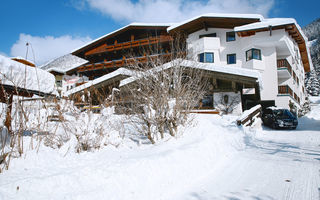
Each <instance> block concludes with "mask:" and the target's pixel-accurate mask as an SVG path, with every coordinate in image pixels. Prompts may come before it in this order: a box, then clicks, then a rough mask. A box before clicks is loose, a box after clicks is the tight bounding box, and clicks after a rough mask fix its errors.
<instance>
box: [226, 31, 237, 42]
mask: <svg viewBox="0 0 320 200" xmlns="http://www.w3.org/2000/svg"><path fill="white" fill-rule="evenodd" d="M226 36H227V37H226V38H227V42H231V41H235V40H236V34H235V32H233V31H232V32H227V35H226Z"/></svg>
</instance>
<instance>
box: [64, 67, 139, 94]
mask: <svg viewBox="0 0 320 200" xmlns="http://www.w3.org/2000/svg"><path fill="white" fill-rule="evenodd" d="M121 75H122V76H132V75H133V72H132V71H131V70H128V69H125V68H120V69H117V70H116V71H114V72H111V73H109V74H106V75H104V76H101V77H99V78H96V79H94V80H92V81H89V82H87V83H85V84H82V85H79V86H78V87H75V88H73V89H71V90H68V91H67V92H65V94H64V96H69V95H71V94H74V93H77V92H80V91H82V90H84V89H86V88H90V87H91V86H94V85H97V84H99V83H102V82H104V81H107V80H110V79H112V78H115V77H116V76H121Z"/></svg>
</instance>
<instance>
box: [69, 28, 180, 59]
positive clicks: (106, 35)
mask: <svg viewBox="0 0 320 200" xmlns="http://www.w3.org/2000/svg"><path fill="white" fill-rule="evenodd" d="M173 24H174V23H141V22H133V23H131V24H128V25H126V26H124V27H121V28H119V29H117V30H115V31H112V32H110V33H108V34H105V35H103V36H101V37H99V38H97V39H95V40H92V41H91V42H88V43H87V44H85V45H83V46H81V47H79V48H77V49H74V50H73V51H71V53H74V52H76V51H79V50H80V49H82V48H84V47H86V46H88V45H90V44H93V43H95V42H97V41H99V40H101V39H103V38H105V37H108V36H110V35H113V34H115V33H117V32H119V31H121V30H124V29H126V28H128V27H130V26H151V27H152V26H156V27H157V26H167V27H169V26H171V25H173Z"/></svg>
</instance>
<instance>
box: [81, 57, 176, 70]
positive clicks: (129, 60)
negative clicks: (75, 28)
mask: <svg viewBox="0 0 320 200" xmlns="http://www.w3.org/2000/svg"><path fill="white" fill-rule="evenodd" d="M156 56H161V57H162V58H164V59H166V58H170V56H171V54H170V53H169V54H160V55H154V56H142V57H136V58H127V59H126V58H123V59H122V60H113V61H106V62H102V63H94V64H88V65H84V66H81V67H79V68H78V70H77V71H78V72H84V71H92V70H99V69H105V68H113V67H124V66H128V65H130V64H134V63H136V62H137V63H146V62H147V61H148V58H152V57H156Z"/></svg>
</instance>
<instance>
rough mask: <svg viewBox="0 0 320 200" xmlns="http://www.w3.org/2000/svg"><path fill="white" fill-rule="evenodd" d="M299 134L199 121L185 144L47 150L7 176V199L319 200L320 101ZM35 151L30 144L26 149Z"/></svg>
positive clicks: (1, 185) (18, 163)
mask: <svg viewBox="0 0 320 200" xmlns="http://www.w3.org/2000/svg"><path fill="white" fill-rule="evenodd" d="M312 101H313V102H314V104H313V108H312V111H311V112H310V113H309V114H308V115H307V116H305V117H303V118H300V119H299V126H298V128H297V129H296V130H272V129H269V128H266V127H259V125H257V127H255V128H239V127H237V126H236V124H235V119H236V117H234V116H223V117H221V116H217V115H205V114H202V115H201V114H197V115H195V121H194V124H193V125H192V126H190V127H188V128H186V129H185V130H184V131H183V132H184V134H183V135H180V136H179V137H178V138H167V139H166V140H163V141H161V142H158V143H157V144H156V145H151V144H149V143H148V142H145V141H143V140H142V142H139V143H136V142H135V141H132V140H129V139H128V138H126V139H124V140H123V142H121V143H119V144H117V145H107V146H106V147H105V148H103V149H100V150H98V151H94V152H86V153H80V154H77V153H74V152H73V151H72V150H70V149H68V148H65V147H64V148H61V149H59V150H57V149H51V148H49V147H45V146H41V147H40V149H39V152H38V153H37V152H36V151H35V150H30V151H28V152H26V154H25V155H24V156H23V158H19V159H13V160H12V161H11V164H10V169H9V170H8V171H4V173H2V174H0V199H148V200H149V199H190V200H191V199H198V200H199V199H200V200H204V199H226V200H235V199H256V200H257V199H268V200H270V199H297V200H302V199H303V200H308V199H310V200H312V199H319V198H320V197H319V194H320V105H319V104H317V103H319V102H320V100H319V98H318V99H317V98H315V99H312ZM25 145H29V143H27V142H26V143H25Z"/></svg>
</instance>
